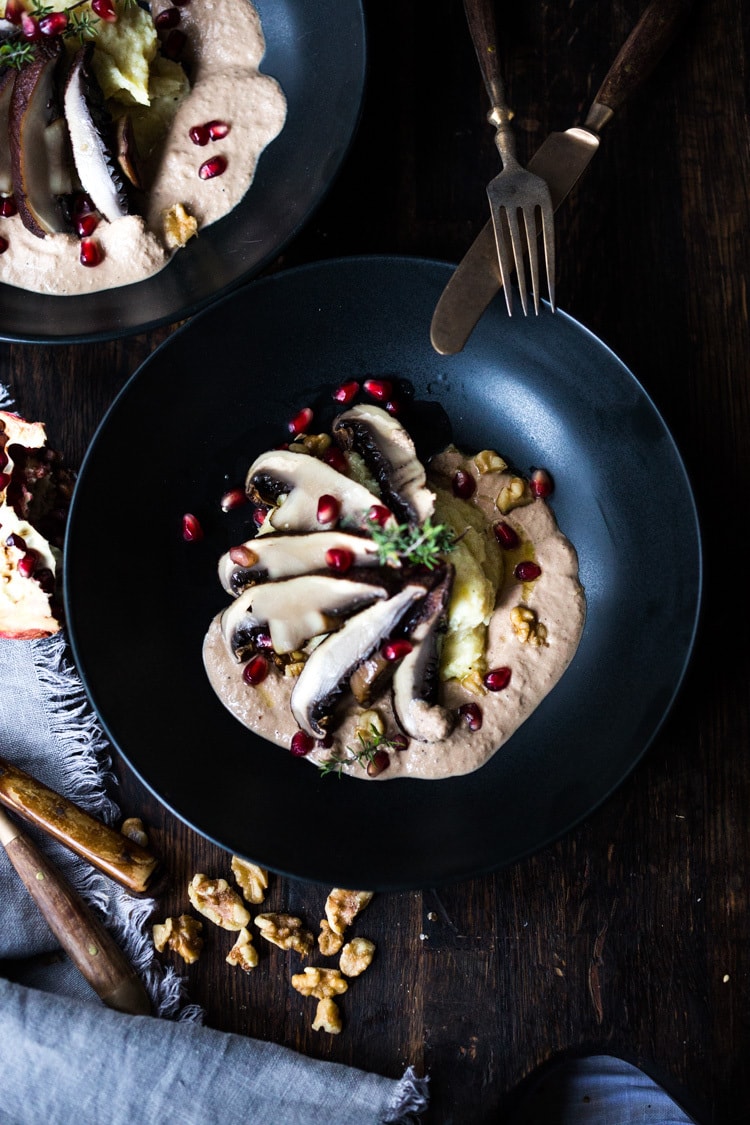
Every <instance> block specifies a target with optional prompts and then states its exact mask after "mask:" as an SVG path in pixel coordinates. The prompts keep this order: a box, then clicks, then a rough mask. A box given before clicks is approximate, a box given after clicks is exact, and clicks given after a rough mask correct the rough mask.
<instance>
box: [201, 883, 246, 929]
mask: <svg viewBox="0 0 750 1125" xmlns="http://www.w3.org/2000/svg"><path fill="white" fill-rule="evenodd" d="M188 898H189V899H190V902H191V903H192V905H193V906H194V907H195V909H196V910H197V911H198V913H199V914H202V915H203V916H204V917H205V918H208V919H209V921H211V922H214V923H215V924H216V925H217V926H221V928H222V929H223V930H241V929H242V927H243V926H246V925H247V924H248V922H249V921H250V913H249V911H248V910H246V909H245V907H244V906H243V905H242V899H241V898H240V896H239V895H238V894H237V892H236V891H235V890H234V889H233V888H232V887H230V886H229V884H228V883H227V881H226V879H209V878H208V876H207V875H194V876H193V878H192V881H191V882H190V884H189V885H188Z"/></svg>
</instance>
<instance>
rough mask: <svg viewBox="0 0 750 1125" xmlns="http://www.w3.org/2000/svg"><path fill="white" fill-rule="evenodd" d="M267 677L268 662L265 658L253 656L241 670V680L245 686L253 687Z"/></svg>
mask: <svg viewBox="0 0 750 1125" xmlns="http://www.w3.org/2000/svg"><path fill="white" fill-rule="evenodd" d="M267 675H268V661H267V660H266V658H265V656H260V655H258V656H253V657H251V659H250V660H248V662H247V664H246V665H245V667H244V668H243V670H242V679H243V680H244V681H245V683H246V684H250V686H251V687H255V685H256V684H260V683H262V682H263V680H265V678H266V676H267Z"/></svg>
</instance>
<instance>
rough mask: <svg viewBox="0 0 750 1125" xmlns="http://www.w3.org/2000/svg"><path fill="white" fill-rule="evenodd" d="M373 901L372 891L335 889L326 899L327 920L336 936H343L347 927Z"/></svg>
mask: <svg viewBox="0 0 750 1125" xmlns="http://www.w3.org/2000/svg"><path fill="white" fill-rule="evenodd" d="M371 900H372V891H345V890H343V889H342V888H341V887H334V888H333V890H332V891H331V893H330V894H329V896H328V898H327V899H326V907H325V909H326V918H327V919H328V924H329V926H330V927H331V929H332V930H333V932H334V933H335V934H343V932H344V930H345V929H346V927H347V926H351V924H352V922H353V921H354V919H355V918H356V917H357V915H358V914H359V913H360V911H362V910H364V908H365V907H366V906H367V904H368V903H369V902H370V901H371Z"/></svg>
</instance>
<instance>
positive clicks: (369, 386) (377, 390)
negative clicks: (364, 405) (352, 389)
mask: <svg viewBox="0 0 750 1125" xmlns="http://www.w3.org/2000/svg"><path fill="white" fill-rule="evenodd" d="M362 385H363V386H364V389H365V391H366V392H367V394H368V395H369V396H370V398H374V399H376V400H377V401H378V402H387V401H388V400H389V399H390V398H391V396H392V394H393V383H391V382H390V380H388V379H365V381H364V383H363V384H362Z"/></svg>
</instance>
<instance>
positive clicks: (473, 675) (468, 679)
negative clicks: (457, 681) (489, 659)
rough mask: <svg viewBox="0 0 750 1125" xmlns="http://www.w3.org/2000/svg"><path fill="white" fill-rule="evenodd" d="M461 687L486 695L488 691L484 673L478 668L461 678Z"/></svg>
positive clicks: (472, 692) (473, 693) (473, 692)
mask: <svg viewBox="0 0 750 1125" xmlns="http://www.w3.org/2000/svg"><path fill="white" fill-rule="evenodd" d="M461 687H462V688H464V689H465V690H466V691H468V692H471V694H472V695H486V693H487V689H486V688H485V686H484V681H483V678H482V674H481V672H478V671H476V670H474V671H473V672H469V674H468V675H467V676H463V677H462V678H461Z"/></svg>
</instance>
